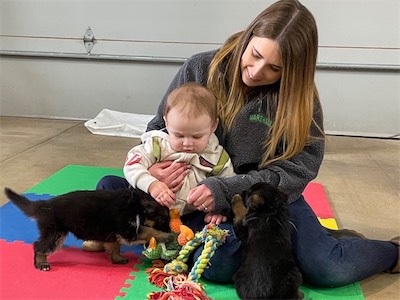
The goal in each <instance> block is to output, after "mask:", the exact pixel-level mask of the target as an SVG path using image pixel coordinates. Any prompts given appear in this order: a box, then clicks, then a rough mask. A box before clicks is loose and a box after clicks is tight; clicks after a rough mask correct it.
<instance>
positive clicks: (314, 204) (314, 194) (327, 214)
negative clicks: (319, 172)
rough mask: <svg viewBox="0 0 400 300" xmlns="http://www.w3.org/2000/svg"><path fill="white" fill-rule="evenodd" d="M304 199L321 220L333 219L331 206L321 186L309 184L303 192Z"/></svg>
mask: <svg viewBox="0 0 400 300" xmlns="http://www.w3.org/2000/svg"><path fill="white" fill-rule="evenodd" d="M303 196H304V199H305V200H306V202H307V203H308V205H310V206H311V208H312V210H313V211H314V212H315V214H316V215H317V216H318V217H319V218H321V219H330V218H334V216H333V211H332V209H331V205H330V204H329V200H328V198H327V196H326V194H325V190H324V187H323V185H322V184H320V183H316V182H311V183H309V184H308V185H307V187H306V189H305V190H304V192H303Z"/></svg>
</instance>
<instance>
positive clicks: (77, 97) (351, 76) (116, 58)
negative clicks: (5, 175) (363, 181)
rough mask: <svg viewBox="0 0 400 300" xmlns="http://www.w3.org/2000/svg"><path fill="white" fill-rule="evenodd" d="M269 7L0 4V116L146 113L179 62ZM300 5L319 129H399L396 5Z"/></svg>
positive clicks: (232, 0)
mask: <svg viewBox="0 0 400 300" xmlns="http://www.w3.org/2000/svg"><path fill="white" fill-rule="evenodd" d="M272 2H273V1H265V0H262V1H261V0H246V1H244V0H241V1H238V0H173V1H172V0H158V1H157V0H129V1H123V0H117V1H94V0H92V1H75V0H73V1H66V0H64V1H44V0H41V1H37V0H0V14H1V16H0V17H1V21H0V22H1V26H0V54H1V57H0V70H1V83H0V84H1V86H0V88H1V94H0V97H1V99H0V101H1V102H0V114H1V115H8V116H20V115H23V116H43V117H61V118H79V119H89V118H92V117H94V116H95V115H97V113H98V112H99V111H100V110H101V109H103V108H110V109H114V110H119V111H128V112H135V113H146V114H153V113H154V112H155V109H156V107H157V106H158V103H159V101H160V99H161V97H162V95H163V93H164V91H165V89H166V87H167V86H168V84H169V82H170V80H171V79H172V77H173V76H174V74H175V73H176V71H177V70H178V68H179V66H180V65H181V63H182V61H184V59H186V58H187V57H188V56H190V55H191V54H194V53H196V52H200V51H203V50H208V49H214V48H216V47H218V46H219V45H221V43H223V41H224V40H225V38H226V37H227V36H228V35H230V34H232V33H234V32H236V31H239V30H242V29H244V27H245V26H246V25H247V24H248V23H249V22H250V21H251V20H252V19H253V18H254V17H255V16H256V15H257V14H258V13H259V12H260V11H261V10H262V9H264V8H265V7H266V6H268V5H269V4H270V3H272ZM303 4H305V5H306V6H307V7H309V9H310V10H311V11H312V12H313V14H314V16H315V18H316V20H317V23H318V27H319V36H320V43H319V44H320V49H319V58H318V64H319V68H318V70H317V84H318V87H319V90H320V94H321V98H322V102H323V106H324V110H325V127H326V130H327V131H328V132H333V133H337V134H355V135H366V136H391V135H395V134H398V133H399V132H400V71H399V70H400V21H399V20H400V18H399V11H400V10H399V9H400V1H398V0H353V1H351V0H335V1H332V0H304V1H303ZM88 26H90V27H91V28H92V30H93V33H94V36H95V43H94V48H93V50H92V53H91V55H90V56H88V55H87V53H86V48H85V47H84V43H83V36H84V33H85V31H86V29H87V27H88ZM50 57H55V58H50ZM71 57H72V58H71ZM88 58H89V59H88ZM161 61H163V62H161ZM326 66H330V67H331V68H327V67H326ZM334 66H336V67H337V68H336V69H332V67H334ZM354 67H355V68H356V69H358V70H357V71H354V70H349V69H352V68H354ZM377 69H379V71H378V70H377Z"/></svg>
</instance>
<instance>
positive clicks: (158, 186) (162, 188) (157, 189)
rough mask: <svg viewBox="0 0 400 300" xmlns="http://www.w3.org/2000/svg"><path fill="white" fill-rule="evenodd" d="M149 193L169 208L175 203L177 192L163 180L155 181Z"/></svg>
mask: <svg viewBox="0 0 400 300" xmlns="http://www.w3.org/2000/svg"><path fill="white" fill-rule="evenodd" d="M149 194H150V195H151V196H152V197H153V198H154V199H156V201H157V202H158V203H159V204H161V205H163V206H166V207H168V208H171V207H172V205H174V204H175V194H174V192H172V191H171V190H170V189H169V188H168V186H167V185H166V184H165V183H163V182H161V181H154V182H153V183H152V184H150V186H149Z"/></svg>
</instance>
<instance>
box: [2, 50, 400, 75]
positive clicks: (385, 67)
mask: <svg viewBox="0 0 400 300" xmlns="http://www.w3.org/2000/svg"><path fill="white" fill-rule="evenodd" d="M0 56H5V57H7V56H8V57H26V58H48V59H85V60H107V61H128V62H149V63H168V64H183V63H184V62H185V61H186V59H187V58H184V57H163V56H136V55H108V54H79V53H62V52H37V51H9V50H0ZM317 69H318V70H333V71H335V70H337V71H339V70H340V71H364V72H366V71H367V72H395V73H400V65H389V64H348V63H317Z"/></svg>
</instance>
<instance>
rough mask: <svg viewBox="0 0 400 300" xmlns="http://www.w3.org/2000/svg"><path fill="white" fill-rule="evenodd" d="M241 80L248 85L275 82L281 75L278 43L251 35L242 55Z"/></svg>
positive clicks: (253, 85)
mask: <svg viewBox="0 0 400 300" xmlns="http://www.w3.org/2000/svg"><path fill="white" fill-rule="evenodd" d="M240 68H241V71H242V81H243V83H244V84H245V85H246V86H248V87H255V86H261V85H268V84H273V83H275V82H277V81H278V80H279V79H280V78H281V75H282V58H281V53H280V51H279V46H278V43H277V42H276V41H274V40H271V39H268V38H261V37H257V36H253V37H252V38H251V40H250V42H249V44H248V45H247V47H246V49H245V50H244V53H243V55H242V61H241V65H240Z"/></svg>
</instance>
